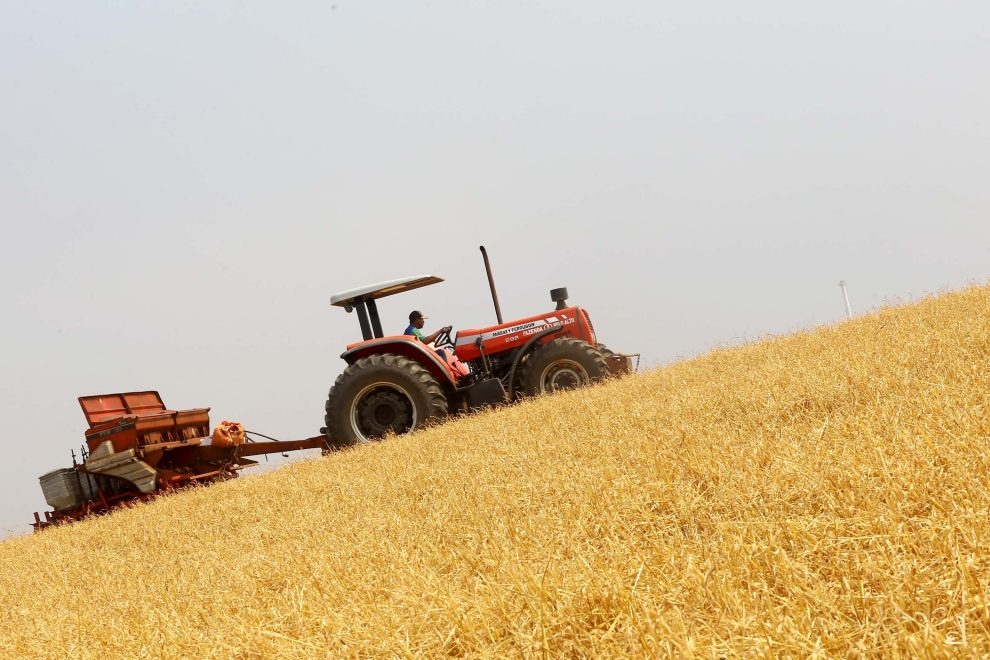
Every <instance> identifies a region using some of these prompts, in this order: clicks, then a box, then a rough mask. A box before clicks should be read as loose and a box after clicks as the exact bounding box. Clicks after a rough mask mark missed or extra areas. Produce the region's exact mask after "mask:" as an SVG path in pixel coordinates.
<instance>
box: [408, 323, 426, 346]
mask: <svg viewBox="0 0 990 660" xmlns="http://www.w3.org/2000/svg"><path fill="white" fill-rule="evenodd" d="M402 334H404V335H412V336H413V337H415V338H416V339H418V340H420V341H422V342H425V341H426V338H425V337H424V336H423V331H422V330H420V329H419V328H417V327H416V326H414V325H413V324H412V323H410V324H409V327H408V328H406V331H405V332H403V333H402Z"/></svg>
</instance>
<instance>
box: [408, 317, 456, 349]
mask: <svg viewBox="0 0 990 660" xmlns="http://www.w3.org/2000/svg"><path fill="white" fill-rule="evenodd" d="M428 318H429V317H428V316H423V312H420V311H419V310H413V311H411V312H409V326H408V327H406V331H405V332H403V333H402V334H404V335H412V336H413V337H415V338H416V339H418V340H420V341H421V342H423V343H424V344H432V343H433V342H434V341H436V338H437V337H439V336H440V335H441V334H443V333H444V332H450V330H451V328H453V327H454V326H451V325H448V326H444V327H442V328H440V329H439V330H437V331H436V332H434V333H433V334H432V335H429V336H427V337H424V336H423V326H424V325H425V324H426V319H428ZM433 350H435V351H436V352H437V354H438V355H439V356H440V359H441V360H443V361H444V362H446V361H447V351H445V350H443V349H442V348H434V349H433Z"/></svg>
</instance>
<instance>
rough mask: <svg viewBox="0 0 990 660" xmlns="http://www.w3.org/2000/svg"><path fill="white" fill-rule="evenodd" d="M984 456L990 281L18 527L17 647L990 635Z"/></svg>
mask: <svg viewBox="0 0 990 660" xmlns="http://www.w3.org/2000/svg"><path fill="white" fill-rule="evenodd" d="M658 340H659V338H658ZM988 468H990V287H972V288H969V289H967V290H965V291H962V292H959V293H951V294H946V295H942V296H939V297H936V298H930V299H926V300H924V301H922V302H921V303H919V304H916V305H911V306H905V307H900V308H894V309H886V310H883V311H881V312H879V313H875V314H872V315H869V316H867V317H863V318H860V319H856V320H854V321H851V322H847V323H843V324H840V325H836V326H831V327H826V328H821V329H818V330H815V331H813V332H805V333H799V334H796V335H792V336H788V337H783V338H779V339H772V340H767V341H761V342H758V343H754V344H750V345H746V346H743V347H740V348H733V349H726V350H720V351H716V352H714V353H711V354H709V355H706V356H704V357H702V358H699V359H695V360H691V361H686V362H683V363H679V364H676V365H674V366H671V367H669V368H664V369H660V370H657V371H652V372H649V373H645V374H642V375H640V376H636V377H630V378H626V379H624V380H621V381H617V382H612V383H609V384H606V385H603V386H599V387H595V388H591V389H587V390H583V391H577V392H572V393H567V394H565V395H561V396H557V397H550V398H545V399H542V400H534V401H530V402H528V403H525V404H522V405H519V406H516V407H513V408H508V409H504V410H500V411H496V412H491V413H486V414H481V415H477V416H473V417H469V418H466V419H462V420H460V421H456V422H453V423H449V424H446V425H444V426H441V427H437V428H434V429H430V430H427V431H425V432H422V433H417V434H415V435H413V436H407V437H404V438H398V439H391V440H388V441H386V442H382V443H376V444H373V445H369V446H364V447H361V448H359V449H356V450H352V451H346V452H342V453H339V454H336V455H333V456H329V457H325V458H320V459H314V460H309V461H304V462H301V463H297V464H293V465H291V466H287V467H285V468H283V469H280V470H278V471H276V472H274V473H270V474H265V475H257V476H250V477H246V478H242V479H238V480H235V481H232V482H228V483H225V484H221V485H219V486H215V487H210V488H202V489H198V490H195V491H192V492H187V493H183V494H180V495H176V496H172V497H168V498H165V499H162V500H159V501H157V502H154V503H152V504H149V505H144V506H140V507H138V508H135V509H132V510H128V511H124V512H121V513H118V514H115V515H112V516H109V517H106V518H102V519H98V520H92V521H89V522H86V523H83V524H78V525H75V526H70V527H67V528H61V529H56V530H51V531H47V532H45V533H43V534H38V535H33V536H27V537H22V538H17V539H13V540H11V541H7V542H5V543H2V544H0V584H2V588H0V612H2V613H3V623H2V624H0V656H3V657H5V658H9V657H64V656H71V657H74V658H75V657H78V658H86V657H106V656H113V657H128V658H136V657H195V658H200V657H258V658H262V657H264V658H277V657H299V658H309V657H322V656H334V657H336V656H349V655H354V656H372V655H374V656H377V655H383V656H427V657H434V656H439V655H447V654H452V655H472V656H475V655H477V656H503V655H539V654H549V655H554V656H558V655H603V656H630V655H636V656H641V655H667V654H678V655H701V656H713V655H724V654H728V655H737V654H745V655H751V654H752V655H756V654H759V655H765V654H773V655H781V654H788V655H799V656H805V655H827V656H837V655H843V656H844V655H849V654H860V653H867V654H877V653H879V654H883V655H902V656H917V655H936V656H941V655H959V654H974V655H986V654H988V653H990V549H988V542H990V522H988V508H990V493H988V485H990V472H988Z"/></svg>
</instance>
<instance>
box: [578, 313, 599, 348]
mask: <svg viewBox="0 0 990 660" xmlns="http://www.w3.org/2000/svg"><path fill="white" fill-rule="evenodd" d="M581 313H582V314H584V320H585V322H586V323H587V324H588V329H589V330H591V343H592V344H596V343H598V335H596V334H595V326H594V324H592V322H591V317H590V316H588V312H586V311H584V310H583V309H582V310H581Z"/></svg>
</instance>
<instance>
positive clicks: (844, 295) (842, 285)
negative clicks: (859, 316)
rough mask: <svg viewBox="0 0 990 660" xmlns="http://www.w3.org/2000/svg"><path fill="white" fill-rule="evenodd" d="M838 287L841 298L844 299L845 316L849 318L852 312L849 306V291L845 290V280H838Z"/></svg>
mask: <svg viewBox="0 0 990 660" xmlns="http://www.w3.org/2000/svg"><path fill="white" fill-rule="evenodd" d="M839 288H840V289H842V299H843V300H845V301H846V318H847V319H851V318H852V317H853V312H852V307H850V306H849V292H848V291H846V281H845V280H842V281H841V282H839Z"/></svg>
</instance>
